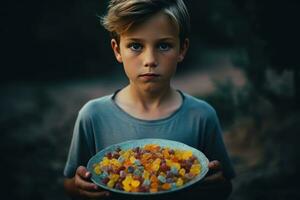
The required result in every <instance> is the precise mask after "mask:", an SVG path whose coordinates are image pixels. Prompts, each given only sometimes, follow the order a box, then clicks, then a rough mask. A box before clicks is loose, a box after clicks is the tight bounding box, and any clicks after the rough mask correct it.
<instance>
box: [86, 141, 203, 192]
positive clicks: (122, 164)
mask: <svg viewBox="0 0 300 200" xmlns="http://www.w3.org/2000/svg"><path fill="white" fill-rule="evenodd" d="M208 162H209V161H208V159H207V158H206V156H205V155H204V154H203V153H202V152H201V151H199V150H197V149H195V148H193V147H190V146H188V145H186V144H184V143H180V142H176V141H172V140H165V139H152V138H150V139H139V140H130V141H126V142H122V143H118V144H114V145H111V146H109V147H107V148H105V149H103V150H101V151H99V152H98V153H97V154H95V155H94V156H93V157H92V158H91V159H90V160H89V162H88V164H87V169H88V170H89V171H90V172H91V173H92V177H91V180H92V181H93V182H94V183H95V184H97V185H98V186H100V187H102V188H104V189H106V190H109V191H113V192H117V193H123V194H134V195H139V194H141V195H145V194H147V195H148V194H149V195H152V194H163V193H169V192H173V191H177V190H181V189H183V188H186V187H189V186H191V185H193V184H194V183H196V182H198V181H201V180H202V179H203V178H204V177H205V175H206V173H207V172H208Z"/></svg>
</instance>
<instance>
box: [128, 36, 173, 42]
mask: <svg viewBox="0 0 300 200" xmlns="http://www.w3.org/2000/svg"><path fill="white" fill-rule="evenodd" d="M126 40H129V41H134V42H144V41H145V40H144V39H142V38H130V37H129V38H126ZM167 40H172V41H173V40H175V38H174V37H163V38H158V39H157V41H167Z"/></svg>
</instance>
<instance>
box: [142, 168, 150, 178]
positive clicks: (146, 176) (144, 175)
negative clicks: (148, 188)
mask: <svg viewBox="0 0 300 200" xmlns="http://www.w3.org/2000/svg"><path fill="white" fill-rule="evenodd" d="M149 177H150V173H149V172H148V171H146V170H144V172H143V178H144V179H149Z"/></svg>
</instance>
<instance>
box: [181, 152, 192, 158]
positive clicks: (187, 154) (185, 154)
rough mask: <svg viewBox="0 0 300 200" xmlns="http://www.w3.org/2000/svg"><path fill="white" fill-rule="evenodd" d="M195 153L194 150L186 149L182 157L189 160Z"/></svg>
mask: <svg viewBox="0 0 300 200" xmlns="http://www.w3.org/2000/svg"><path fill="white" fill-rule="evenodd" d="M192 155H193V152H192V151H184V152H183V154H182V159H184V160H187V159H189V158H190V157H191V156H192Z"/></svg>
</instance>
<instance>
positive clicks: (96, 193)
mask: <svg viewBox="0 0 300 200" xmlns="http://www.w3.org/2000/svg"><path fill="white" fill-rule="evenodd" d="M90 178H91V173H90V172H89V171H88V170H87V169H86V168H85V167H83V166H79V167H78V168H77V170H76V174H75V186H76V188H77V190H78V192H79V195H80V196H81V197H84V198H87V199H100V198H104V197H107V196H109V195H110V193H109V192H108V191H104V190H101V189H100V188H99V187H98V186H97V185H95V184H94V183H92V182H91V181H90Z"/></svg>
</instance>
